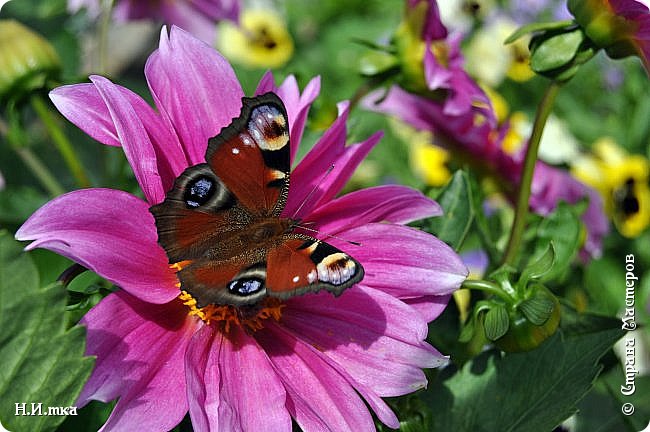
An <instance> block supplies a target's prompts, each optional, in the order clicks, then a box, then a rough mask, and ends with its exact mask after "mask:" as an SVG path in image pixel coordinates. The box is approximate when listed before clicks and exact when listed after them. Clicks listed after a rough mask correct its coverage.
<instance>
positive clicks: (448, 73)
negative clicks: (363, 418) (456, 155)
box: [396, 0, 490, 115]
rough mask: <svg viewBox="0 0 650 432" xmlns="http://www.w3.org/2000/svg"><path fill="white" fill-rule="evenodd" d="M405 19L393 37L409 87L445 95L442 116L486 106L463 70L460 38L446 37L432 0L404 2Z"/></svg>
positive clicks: (446, 34)
mask: <svg viewBox="0 0 650 432" xmlns="http://www.w3.org/2000/svg"><path fill="white" fill-rule="evenodd" d="M406 5H407V11H406V19H405V22H404V23H403V25H402V26H401V27H400V28H399V30H398V32H397V34H396V40H397V42H396V43H397V49H398V52H399V54H400V57H401V58H402V63H403V65H402V67H403V69H404V74H405V77H406V80H407V84H408V86H409V88H412V89H414V90H416V91H418V92H422V91H425V92H428V91H435V90H441V91H443V92H446V94H447V95H448V97H446V98H445V105H444V109H445V113H446V114H449V115H459V114H463V113H466V112H467V111H468V110H469V109H470V108H471V106H472V105H489V104H490V102H489V100H488V98H487V97H486V96H485V94H484V93H483V91H481V89H480V88H479V87H478V85H476V83H475V82H474V81H473V80H472V79H471V78H470V77H469V75H467V73H466V72H465V70H464V69H463V65H464V62H465V59H464V58H463V55H462V53H461V50H460V44H461V42H462V35H461V34H460V33H453V34H448V32H447V28H446V27H445V26H444V24H443V23H442V21H441V20H440V12H439V10H438V5H437V3H436V1H435V0H419V1H418V0H407V2H406Z"/></svg>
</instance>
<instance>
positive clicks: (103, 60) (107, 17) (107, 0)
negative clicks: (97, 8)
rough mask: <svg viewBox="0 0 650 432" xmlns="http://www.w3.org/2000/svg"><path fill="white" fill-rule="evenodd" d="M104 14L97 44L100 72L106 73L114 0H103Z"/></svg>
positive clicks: (98, 29) (98, 30)
mask: <svg viewBox="0 0 650 432" xmlns="http://www.w3.org/2000/svg"><path fill="white" fill-rule="evenodd" d="M101 6H102V15H101V17H100V23H99V26H98V28H97V44H98V49H97V51H98V55H99V74H100V75H105V74H106V67H107V66H106V65H107V64H108V61H107V60H108V31H109V29H110V24H111V15H112V12H113V0H103V1H102V2H101Z"/></svg>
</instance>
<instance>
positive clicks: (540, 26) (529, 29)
mask: <svg viewBox="0 0 650 432" xmlns="http://www.w3.org/2000/svg"><path fill="white" fill-rule="evenodd" d="M574 26H575V22H574V21H573V20H567V21H555V22H543V23H530V24H526V25H524V26H521V27H519V28H518V29H517V30H515V31H514V32H513V33H512V34H511V35H510V36H508V37H507V38H506V40H505V41H503V43H504V44H510V43H513V42H515V41H516V40H517V39H520V38H521V37H523V36H525V35H527V34H529V33H535V32H541V31H549V30H560V29H564V28H569V27H574Z"/></svg>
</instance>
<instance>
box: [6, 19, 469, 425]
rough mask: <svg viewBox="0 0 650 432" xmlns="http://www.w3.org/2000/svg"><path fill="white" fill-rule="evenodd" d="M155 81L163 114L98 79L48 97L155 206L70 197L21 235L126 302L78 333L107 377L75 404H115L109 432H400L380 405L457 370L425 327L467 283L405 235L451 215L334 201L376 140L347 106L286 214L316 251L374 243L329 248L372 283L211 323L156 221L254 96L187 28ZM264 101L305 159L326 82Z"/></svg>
mask: <svg viewBox="0 0 650 432" xmlns="http://www.w3.org/2000/svg"><path fill="white" fill-rule="evenodd" d="M145 75H146V77H147V81H148V83H149V88H150V90H151V93H152V96H153V100H154V101H155V104H156V110H154V109H152V108H151V107H150V106H149V105H148V104H147V103H146V102H144V100H142V99H141V98H140V97H139V96H137V95H135V94H134V93H132V92H131V91H130V90H127V89H126V88H123V87H120V86H118V85H116V84H113V83H111V82H110V81H109V80H107V79H106V78H102V77H99V76H92V77H91V81H92V83H91V84H79V85H72V86H64V87H60V88H58V89H56V90H54V91H53V92H52V93H51V98H52V100H53V102H54V103H55V105H56V106H57V107H58V109H59V110H60V111H61V112H62V113H63V114H64V115H65V116H66V117H67V118H68V119H69V120H70V121H72V122H73V123H75V124H76V125H77V126H79V127H80V128H81V129H83V130H84V131H85V132H86V133H88V134H89V135H90V136H92V137H94V138H95V139H97V140H98V141H100V142H102V143H104V144H107V145H114V146H121V147H122V148H123V149H124V152H125V154H126V157H127V158H128V160H129V163H130V164H131V166H132V168H133V171H134V172H135V176H136V178H137V180H138V182H139V184H140V187H141V189H142V192H143V194H144V197H145V199H144V200H142V199H140V198H137V197H135V196H133V195H131V194H129V193H126V192H122V191H118V190H112V189H87V190H79V191H75V192H71V193H69V194H66V195H63V196H61V197H59V198H57V199H55V200H53V201H51V202H50V203H48V204H46V205H45V206H44V207H43V208H41V209H40V210H38V211H37V212H36V213H35V214H34V215H33V216H32V217H31V218H30V219H29V220H28V221H27V222H26V223H25V224H24V225H23V226H22V227H21V228H20V229H19V231H18V232H17V233H16V237H17V238H18V239H20V240H33V242H32V243H31V244H30V245H29V246H27V249H33V248H36V247H42V248H47V249H50V250H52V251H55V252H57V253H60V254H62V255H65V256H67V257H69V258H71V259H73V260H74V261H76V262H78V263H81V264H82V265H84V266H86V267H88V268H89V269H91V270H93V271H95V272H96V273H98V274H100V275H102V276H103V277H104V278H106V279H108V280H109V281H111V282H113V283H115V284H116V285H117V286H119V287H120V288H121V289H120V290H118V291H117V292H115V293H113V294H110V295H109V296H107V297H106V298H104V299H103V300H102V301H101V302H100V303H99V304H98V305H97V306H95V307H94V308H93V309H92V310H91V311H90V312H88V314H87V315H86V316H85V317H84V318H83V320H82V323H83V324H84V325H85V326H86V328H87V337H88V345H87V354H88V355H94V356H97V363H96V365H95V369H94V371H93V374H92V376H91V378H90V380H89V381H88V383H87V384H86V386H85V388H84V389H83V392H82V394H81V396H80V397H79V400H78V404H79V405H84V404H86V403H87V402H88V401H89V400H91V399H97V400H101V401H110V400H113V399H115V398H119V400H118V402H117V404H116V406H115V409H114V410H113V412H112V414H111V416H110V418H109V419H108V421H107V423H106V424H105V425H104V427H103V429H102V430H104V431H109V430H110V431H112V430H147V431H167V430H169V429H171V428H172V427H174V425H176V424H177V423H179V422H180V421H181V419H182V418H183V417H184V416H185V414H186V413H187V412H188V411H189V414H190V417H191V419H192V424H193V427H194V429H195V430H197V431H214V430H219V431H235V430H260V431H267V430H268V431H290V430H291V428H292V422H291V419H292V418H293V419H295V421H296V422H297V423H298V424H299V425H300V426H301V427H302V428H303V429H304V430H337V431H338V430H353V431H364V430H373V429H374V423H373V419H372V417H371V415H370V411H369V410H368V408H367V407H370V408H371V409H372V410H373V411H374V412H375V414H376V415H377V417H378V418H379V419H380V420H381V421H382V422H383V423H385V424H386V425H388V426H390V427H393V428H397V427H398V426H399V422H398V420H397V418H396V416H395V414H394V413H393V412H392V411H391V410H390V408H389V407H388V406H387V405H386V404H385V403H384V402H383V400H382V399H381V397H385V396H397V395H403V394H406V393H410V392H412V391H414V390H416V389H419V388H421V387H424V386H425V385H426V378H425V375H424V373H423V372H422V368H429V367H436V366H439V365H441V364H443V363H444V362H445V357H444V356H442V355H441V354H440V353H438V352H437V351H436V350H435V349H434V348H433V347H431V346H430V345H428V344H427V343H426V342H425V338H426V335H427V322H428V321H431V320H432V319H434V318H435V317H436V316H438V315H439V314H440V313H441V311H442V310H443V309H444V307H445V306H446V303H447V300H448V298H449V294H450V293H452V292H453V291H454V290H455V289H456V288H458V286H459V285H460V283H461V282H462V281H463V280H464V278H465V277H466V275H467V269H466V268H465V266H464V265H463V264H462V262H461V260H460V258H459V257H458V256H457V255H456V254H455V253H454V252H453V251H452V250H451V249H450V248H449V247H448V246H447V245H445V244H444V243H442V242H441V241H439V240H438V239H436V238H435V237H433V236H431V235H429V234H426V233H424V232H422V231H419V230H416V229H413V228H409V227H406V226H404V224H405V223H407V222H410V221H413V220H415V219H419V218H423V217H428V216H434V215H438V214H440V208H439V206H438V205H437V204H436V203H435V202H433V201H431V200H429V199H428V198H426V197H424V196H423V195H422V194H420V193H419V192H417V191H414V190H412V189H408V188H406V187H401V186H379V187H375V188H369V189H364V190H360V191H357V192H352V193H349V194H347V195H343V196H341V197H338V198H335V196H336V195H337V194H338V193H339V192H340V190H341V188H342V186H343V185H344V184H345V182H346V181H347V179H348V178H349V177H350V175H351V174H352V172H353V171H354V169H355V168H356V167H357V165H358V164H359V163H360V162H361V160H362V159H363V158H364V157H365V155H366V154H367V153H368V152H369V151H370V149H371V148H372V147H373V146H374V145H375V144H376V143H377V141H378V140H379V138H380V135H379V134H375V135H373V136H372V137H370V138H369V139H367V140H365V141H363V142H360V143H357V144H353V145H349V146H346V143H345V139H346V120H347V117H348V110H347V106H346V105H345V104H343V105H341V107H340V108H341V112H340V115H339V117H338V119H337V120H336V121H335V122H334V124H333V125H332V126H331V127H330V129H329V130H328V131H326V132H325V134H324V135H323V136H322V137H321V138H320V140H319V141H318V142H317V143H316V144H315V146H314V147H313V149H312V150H311V151H310V152H309V153H308V154H307V155H306V156H305V158H304V159H303V160H302V161H300V162H299V163H298V164H296V165H295V168H294V169H293V172H292V177H291V187H290V191H289V198H288V202H287V205H286V208H285V211H284V213H285V214H290V215H293V214H294V213H296V211H297V210H298V209H299V207H300V206H301V205H302V204H304V205H303V206H302V208H301V209H300V211H299V212H298V217H299V218H300V219H301V220H302V221H304V222H305V223H310V224H313V225H311V226H313V228H315V229H317V230H319V232H320V233H321V234H319V235H320V236H326V235H337V237H340V238H343V239H353V240H354V241H356V242H359V243H361V246H351V245H350V244H349V243H348V242H345V241H342V240H339V239H332V238H328V240H327V241H328V242H329V243H331V244H333V245H334V246H336V247H338V248H340V249H342V250H343V251H346V250H350V248H351V247H352V248H354V251H350V254H351V255H352V256H353V257H354V258H355V259H356V260H357V261H359V262H360V263H361V264H362V265H363V267H364V269H365V277H364V279H363V280H362V281H361V282H360V283H358V284H356V285H354V286H352V287H350V288H348V289H347V290H346V291H344V292H343V294H342V295H340V296H339V297H334V296H333V295H331V294H329V293H326V292H321V293H317V294H308V295H304V296H298V297H293V298H291V299H289V300H286V301H284V302H283V303H282V304H281V305H276V306H275V307H274V306H272V305H271V306H268V307H264V308H262V307H260V312H259V313H258V314H257V315H256V316H255V317H250V316H249V317H246V318H242V316H241V315H237V311H236V310H235V311H234V313H233V309H234V307H233V306H221V307H220V308H221V309H220V311H221V313H222V316H221V317H219V316H217V315H218V314H216V313H214V314H212V316H211V320H210V322H206V321H204V320H203V319H202V318H201V317H200V316H201V314H200V313H198V312H200V310H197V308H196V306H195V305H194V304H192V301H191V300H188V299H187V298H186V297H185V296H184V294H182V293H181V292H180V291H179V288H178V285H177V283H178V280H177V277H176V275H175V273H174V271H173V269H172V268H170V266H169V264H168V259H167V256H166V255H165V251H164V250H163V249H162V248H161V247H160V246H159V245H158V242H157V232H156V227H155V224H154V218H153V216H152V215H151V213H150V212H149V207H150V206H151V205H154V204H157V203H159V202H161V201H162V200H163V199H164V196H165V191H167V190H168V189H169V188H170V187H171V186H172V182H173V181H174V179H175V178H176V176H178V175H179V174H180V173H181V172H182V171H183V170H184V169H185V168H186V167H187V166H188V165H193V164H197V163H199V162H202V161H204V160H205V159H204V158H205V151H206V147H207V142H208V139H209V138H210V137H212V136H214V135H216V134H217V133H219V131H220V130H221V128H222V127H224V126H226V125H228V124H229V123H230V122H231V119H232V118H233V117H235V116H237V115H238V114H239V111H240V108H241V104H242V102H241V98H242V96H243V91H242V89H241V87H240V85H239V82H238V81H237V78H236V77H235V75H234V72H233V70H232V69H231V67H230V65H229V64H228V63H227V62H226V61H225V60H224V59H223V58H222V57H221V56H220V55H219V53H217V52H216V51H214V50H213V49H211V48H209V47H208V46H207V45H204V44H203V43H202V42H200V41H198V40H196V39H194V38H192V37H191V36H189V35H188V34H187V33H185V32H183V31H182V30H180V29H178V28H172V29H171V32H170V34H169V36H168V35H167V33H166V31H165V30H164V31H163V34H162V37H161V40H160V47H159V49H158V50H157V51H156V52H154V53H153V54H152V55H151V57H150V58H149V60H148V62H147V65H146V68H145ZM267 91H273V92H275V93H276V94H277V95H278V96H279V97H280V98H281V99H282V100H283V102H284V104H285V106H286V109H287V113H288V118H289V124H290V142H291V157H292V159H293V158H294V156H295V154H296V150H297V148H298V145H299V144H300V141H301V136H302V132H303V128H304V125H305V121H306V118H307V113H308V110H309V107H310V104H311V103H312V101H313V100H314V99H315V97H316V96H317V94H318V92H319V81H318V79H314V80H312V81H311V82H310V83H309V84H308V85H307V87H306V88H305V89H304V91H303V92H302V93H301V92H300V91H299V89H298V86H297V84H296V80H295V79H294V78H293V77H289V78H287V80H285V81H284V83H283V84H282V85H280V86H279V87H277V86H276V85H275V84H274V81H273V77H272V76H271V75H270V74H267V75H266V76H265V77H264V78H263V79H262V81H261V82H260V84H259V87H258V89H257V93H258V94H261V93H265V92H267ZM331 166H334V168H333V170H332V172H331V173H330V174H329V175H327V176H324V174H325V173H326V172H327V171H328V170H329V169H330V167H331ZM312 191H315V192H314V193H313V195H311V197H310V199H308V200H305V197H306V196H307V194H309V193H311V192H312ZM209 306H212V307H213V308H214V309H215V310H216V309H219V306H217V305H209ZM236 318H239V319H236ZM222 319H223V320H226V321H222ZM362 398H363V399H365V403H364V401H363V400H362ZM366 404H367V405H366Z"/></svg>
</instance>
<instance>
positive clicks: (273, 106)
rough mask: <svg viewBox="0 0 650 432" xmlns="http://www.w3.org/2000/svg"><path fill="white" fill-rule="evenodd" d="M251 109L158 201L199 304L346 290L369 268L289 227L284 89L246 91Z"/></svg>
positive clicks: (161, 220) (165, 240) (181, 271)
mask: <svg viewBox="0 0 650 432" xmlns="http://www.w3.org/2000/svg"><path fill="white" fill-rule="evenodd" d="M242 102H243V106H242V110H241V114H240V116H239V117H237V118H236V119H233V122H232V123H231V124H230V125H229V126H228V127H226V128H224V129H222V131H221V132H220V133H219V135H217V136H215V137H214V138H212V139H210V141H209V143H208V149H207V151H206V163H203V164H199V165H195V166H192V167H189V168H187V169H186V170H185V171H184V172H183V173H182V174H181V175H180V176H179V177H178V178H177V179H176V181H175V183H174V186H173V187H172V189H171V190H170V191H169V192H168V193H167V196H166V198H165V200H164V201H163V202H162V203H160V204H158V205H155V206H152V207H151V208H150V211H151V213H152V214H153V215H154V218H155V221H156V227H157V229H158V242H159V243H160V245H161V246H162V247H163V248H164V249H165V251H166V252H167V256H168V257H169V262H170V264H175V265H176V266H177V269H178V273H177V275H178V278H179V280H180V282H181V289H183V290H185V291H187V292H189V293H190V294H191V295H192V297H194V298H195V299H196V301H197V305H198V306H199V307H203V306H205V305H207V304H232V305H236V306H240V305H247V304H254V303H256V302H258V301H259V300H260V299H262V298H263V297H265V296H267V295H269V296H274V297H278V298H288V297H291V296H293V295H297V294H303V293H306V292H315V291H319V290H321V289H325V290H328V291H330V292H332V293H334V294H336V295H338V294H340V293H341V292H342V291H343V290H344V289H345V288H347V287H349V286H351V285H352V284H354V283H356V282H358V281H360V280H361V279H362V278H363V267H362V266H361V264H360V263H358V262H357V261H355V260H354V259H353V258H352V257H350V256H349V255H347V254H346V253H344V252H342V251H340V250H339V249H336V248H335V247H333V246H331V245H329V244H327V243H325V242H322V241H319V240H316V239H314V238H311V237H308V236H304V235H301V234H292V233H287V232H288V231H289V229H290V221H289V220H287V219H280V218H279V216H280V213H281V212H282V210H283V209H284V206H285V204H286V199H287V194H288V191H289V173H290V150H289V124H288V117H287V114H286V110H285V108H284V105H283V104H282V101H281V100H280V98H278V97H277V96H276V95H274V94H272V93H267V94H265V95H262V96H258V97H255V98H243V99H242Z"/></svg>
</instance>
